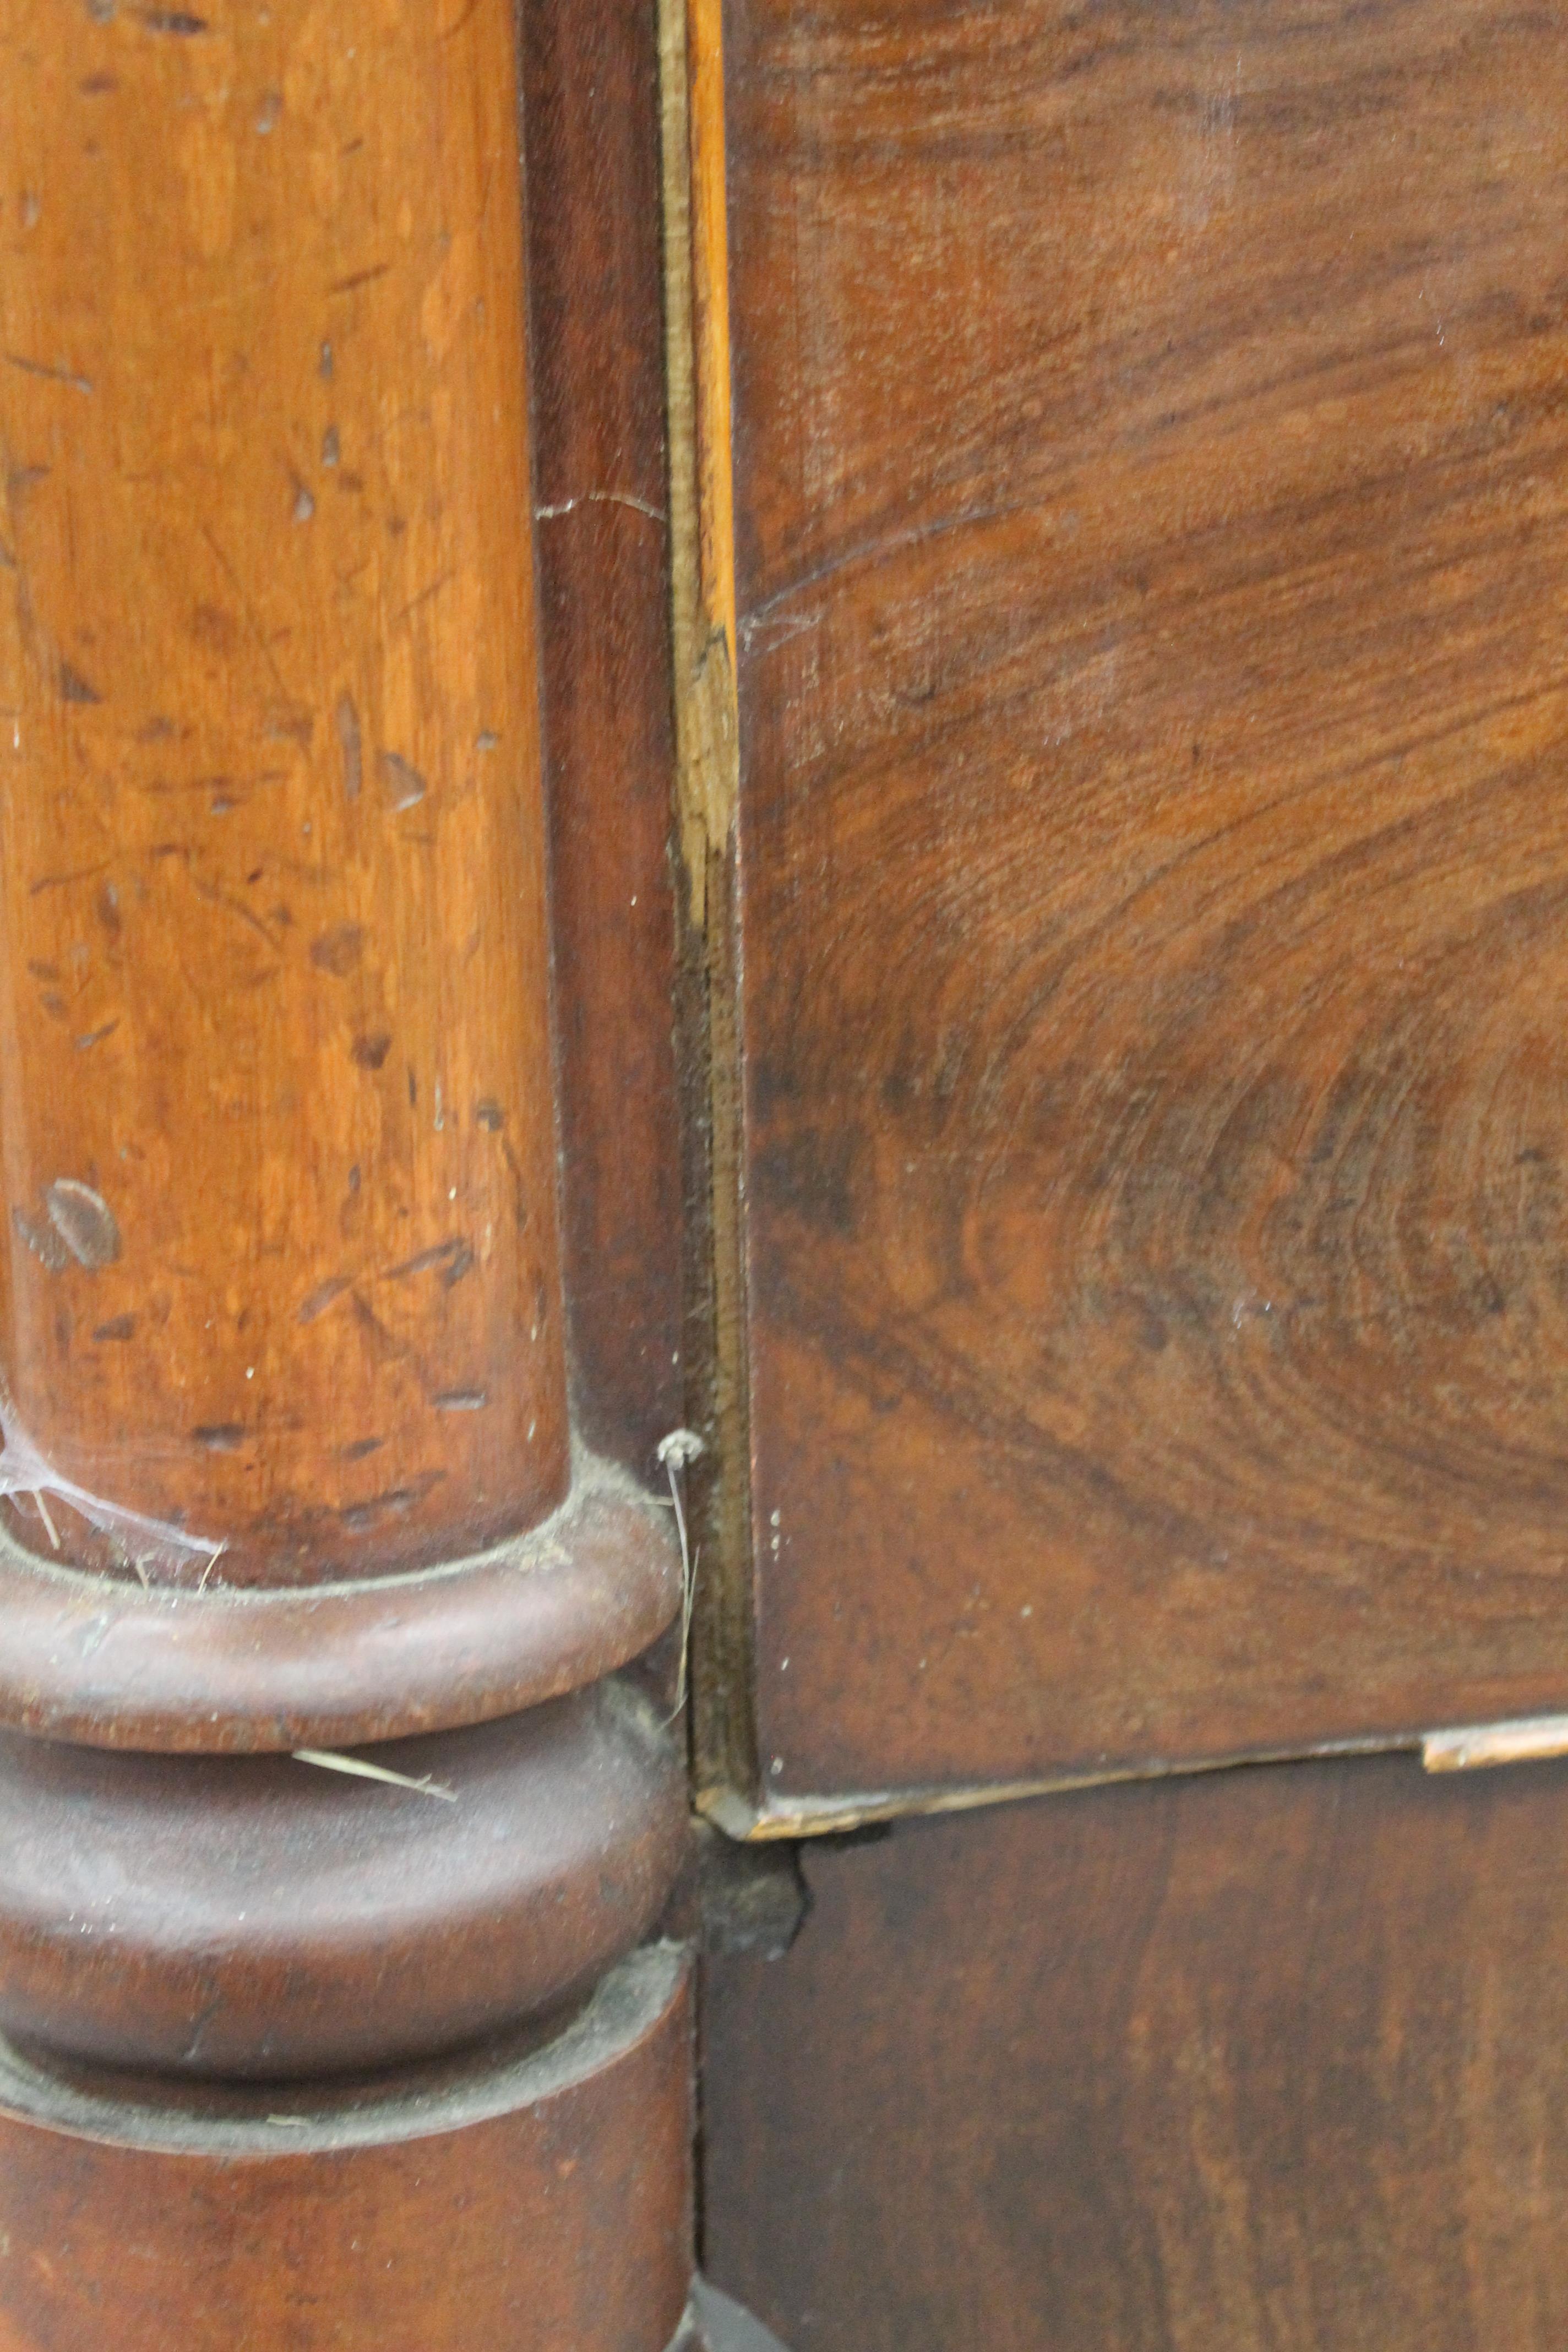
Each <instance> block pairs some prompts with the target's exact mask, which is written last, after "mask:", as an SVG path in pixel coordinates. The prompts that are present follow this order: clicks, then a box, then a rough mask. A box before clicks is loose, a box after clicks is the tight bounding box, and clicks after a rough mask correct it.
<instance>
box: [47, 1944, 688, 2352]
mask: <svg viewBox="0 0 1568 2352" xmlns="http://www.w3.org/2000/svg"><path fill="white" fill-rule="evenodd" d="M114 2089H115V2093H117V2094H118V2095H114V2093H110V2086H109V2084H108V2083H107V2082H106V2080H105V2078H85V2079H81V2080H73V2079H71V2078H69V2077H62V2076H61V2075H60V2074H53V2073H50V2072H48V2071H46V2070H41V2069H39V2068H38V2067H37V2066H35V2065H32V2064H29V2063H27V2062H26V2060H23V2059H19V2058H18V2057H17V2056H16V2055H15V2054H12V2053H0V2108H3V2109H4V2110H5V2113H4V2115H3V2116H0V2226H3V2227H4V2229H5V2258H4V2276H5V2292H4V2299H3V2302H0V2352H83V2347H85V2346H87V2345H89V2344H95V2343H109V2342H112V2343H113V2344H114V2345H115V2346H116V2347H124V2352H170V2347H173V2346H175V2345H177V2346H179V2347H181V2352H236V2347H243V2352H476V2347H481V2346H483V2347H496V2352H501V2347H505V2352H567V2347H571V2352H579V2347H580V2352H665V2347H667V2346H668V2343H669V2340H670V2338H671V2336H673V2335H674V2333H675V2331H676V2328H677V2326H678V2325H679V2319H680V2315H681V2311H682V2307H683V2305H684V2304H685V2301H686V2297H687V2291H688V2286H689V2280H690V2275H691V2258H690V2189H689V2140H690V2128H691V2114H690V2088H689V2010H688V2002H687V1999H686V1990H685V1971H684V1969H683V1967H682V1966H681V1964H680V1962H679V1958H678V1957H677V1956H676V1955H674V1954H672V1953H671V1952H669V1951H668V1948H654V1949H652V1950H650V1951H648V1952H647V1953H644V1954H642V1955H639V1956H638V1958H637V1959H636V1960H634V1961H630V1962H627V1963H626V1964H624V1966H623V1968H622V1969H620V1970H617V1971H616V1973H615V1975H613V1976H612V1977H611V1979H608V1980H607V1982H606V1984H605V1987H604V1989H603V1990H601V1992H600V1993H599V1994H598V1995H597V1996H596V1998H595V2001H594V2002H593V2004H592V2005H591V2006H590V2008H589V2010H588V2011H586V2012H585V2013H584V2016H583V2018H581V2019H580V2020H579V2021H577V2022H576V2023H575V2024H574V2026H573V2027H572V2028H570V2029H569V2030H568V2031H567V2032H565V2033H564V2034H563V2035H562V2036H561V2037H560V2038H559V2039H558V2040H557V2041H556V2042H552V2043H548V2044H546V2045H545V2046H544V2047H543V2048H542V2049H538V2050H535V2051H533V2052H531V2053H524V2054H522V2055H521V2056H519V2057H509V2056H508V2055H507V2054H506V2053H490V2054H487V2055H484V2056H481V2057H479V2058H477V2059H474V2060H470V2061H468V2063H466V2064H464V2065H462V2066H458V2067H454V2068H450V2069H447V2070H445V2071H444V2072H442V2073H436V2074H431V2075H429V2076H428V2077H426V2079H424V2080H422V2081H421V2080H418V2079H416V2081H414V2082H413V2083H412V2084H405V2085H403V2086H401V2087H398V2088H391V2089H389V2088H388V2087H387V2086H385V2085H384V2084H373V2085H367V2086H365V2087H364V2088H363V2089H362V2090H361V2091H360V2092H358V2093H357V2094H353V2095H345V2096H343V2097H342V2098H340V2099H338V2100H335V2101H333V2100H321V2099H318V2100H315V2101H310V2100H300V2099H299V2098H290V2097H289V2095H288V2094H287V2093H286V2092H285V2093H283V2094H282V2095H279V2094H278V2093H276V2092H275V2093H272V2094H270V2095H268V2094H258V2095H249V2096H248V2097H247V2096H246V2095H237V2094H236V2095H228V2096H227V2097H225V2096H224V2095H221V2094H218V2093H216V2092H215V2093H212V2094H210V2095H207V2096H206V2098H205V2101H202V2102H200V2103H198V2104H193V2103H192V2102H190V2101H189V2100H186V2101H184V2102H183V2103H176V2104H170V2103H167V2102H164V2101H161V2100H158V2099H156V2097H155V2096H154V2098H153V2101H152V2102H151V2103H150V2104H149V2105H147V2106H146V2107H145V2108H144V2109H143V2110H142V2111H141V2112H137V2111H135V2110H134V2108H133V2107H132V2109H131V2110H130V2111H129V2113H128V2108H127V2102H126V2098H125V2096H124V2089H125V2086H124V2085H123V2084H121V2085H117V2086H114ZM130 2089H131V2093H132V2098H134V2097H135V2096H136V2095H137V2086H136V2085H135V2084H132V2085H131V2086H130ZM106 2094H108V2095H106ZM546 2247H548V2248H549V2249H550V2259H548V2260H543V2259H542V2249H544V2248H546Z"/></svg>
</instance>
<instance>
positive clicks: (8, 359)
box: [5, 352, 92, 392]
mask: <svg viewBox="0 0 1568 2352" xmlns="http://www.w3.org/2000/svg"><path fill="white" fill-rule="evenodd" d="M5 364H6V366H7V367H14V368H17V369H19V370H20V372H21V373H22V374H23V375H40V376H43V377H44V378H46V380H47V382H48V383H68V384H69V386H70V388H71V390H72V391H73V392H90V391H91V390H92V380H91V378H90V377H89V376H85V375H79V374H78V373H77V372H76V370H75V369H74V368H67V367H50V366H48V365H47V362H45V361H43V360H29V359H24V358H23V356H22V354H21V352H6V354H5Z"/></svg>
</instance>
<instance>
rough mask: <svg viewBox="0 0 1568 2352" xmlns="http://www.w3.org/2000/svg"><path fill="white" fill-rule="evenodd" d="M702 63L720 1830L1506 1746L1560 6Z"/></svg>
mask: <svg viewBox="0 0 1568 2352" xmlns="http://www.w3.org/2000/svg"><path fill="white" fill-rule="evenodd" d="M726 42H727V65H726V80H727V89H728V125H727V135H728V142H729V155H730V169H729V209H730V219H729V240H730V256H731V281H730V295H731V331H732V358H733V369H734V401H735V411H734V413H735V495H736V518H737V520H736V530H737V583H738V602H739V611H740V621H739V641H740V655H739V658H740V682H741V738H742V785H741V816H740V849H739V856H740V872H741V890H742V916H741V925H742V965H743V971H744V982H743V998H744V1008H743V1009H744V1080H745V1087H746V1096H745V1100H746V1116H747V1165H746V1174H745V1184H746V1201H747V1207H748V1213H749V1217H750V1260H749V1299H748V1304H749V1312H750V1318H751V1324H750V1367H751V1371H752V1439H753V1454H754V1494H753V1524H754V1552H755V1560H756V1593H755V1604H756V1607H757V1610H758V1612H759V1624H760V1633H759V1651H758V1659H757V1676H756V1679H757V1706H758V1713H759V1732H758V1745H757V1763H758V1769H759V1771H760V1774H761V1778H762V1782H763V1787H764V1788H765V1790H767V1791H768V1793H769V1794H770V1795H771V1796H773V1797H774V1798H776V1799H777V1800H778V1801H779V1802H780V1803H781V1804H783V1805H784V1806H785V1807H786V1809H787V1801H788V1800H789V1799H790V1798H791V1797H792V1796H794V1795H798V1794H802V1793H808V1794H809V1793H820V1794H828V1795H832V1794H837V1793H842V1792H844V1791H854V1790H868V1789H869V1790H878V1789H888V1788H892V1789H899V1788H900V1787H902V1788H907V1787H910V1786H911V1785H919V1784H924V1783H929V1782H944V1781H946V1782H952V1781H979V1782H994V1781H997V1780H1009V1779H1013V1778H1016V1777H1027V1776H1028V1775H1030V1774H1031V1773H1034V1772H1041V1771H1049V1770H1050V1769H1054V1768H1056V1767H1058V1766H1066V1767H1069V1768H1076V1767H1082V1768H1088V1769H1098V1768H1100V1766H1101V1765H1103V1764H1105V1763H1111V1764H1116V1763H1131V1764H1133V1765H1137V1764H1139V1763H1142V1762H1145V1761H1148V1760H1150V1759H1159V1758H1162V1757H1171V1758H1192V1757H1198V1756H1213V1755H1223V1754H1226V1753H1236V1752H1245V1751H1247V1750H1249V1749H1250V1750H1256V1749H1263V1748H1276V1747H1280V1746H1287V1747H1293V1746H1300V1745H1303V1744H1310V1743H1311V1742H1314V1741H1317V1740H1321V1739H1324V1738H1336V1737H1341V1736H1352V1735H1371V1736H1383V1735H1386V1734H1388V1733H1390V1732H1396V1731H1398V1730H1400V1729H1402V1728H1408V1727H1419V1726H1420V1725H1422V1724H1423V1723H1426V1722H1432V1721H1440V1720H1444V1719H1453V1718H1454V1717H1456V1716H1458V1717H1461V1718H1466V1717H1484V1716H1486V1715H1489V1714H1500V1713H1508V1712H1516V1711H1524V1710H1526V1709H1528V1708H1531V1707H1534V1706H1538V1705H1542V1704H1546V1705H1550V1704H1551V1703H1552V1702H1553V1701H1557V1702H1561V1700H1562V1698H1563V1694H1564V1691H1565V1690H1568V1611H1565V1608H1564V1602H1563V1559H1564V1547H1563V1527H1564V1513H1565V1507H1568V1469H1565V1464H1568V1452H1565V1449H1564V1431H1565V1428H1568V1419H1565V1414H1568V1370H1565V1361H1568V1360H1565V1354H1564V1340H1565V1339H1568V1321H1565V1314H1564V1300H1565V1298H1568V1255H1565V1254H1564V1240H1563V1160H1562V1140H1563V1113H1564V1108H1565V1106H1568V1056H1565V1053H1564V1045H1563V1038H1564V1034H1565V1031H1564V1021H1563V1011H1564V1001H1565V999H1568V930H1565V920H1568V911H1565V910H1568V833H1565V831H1564V825H1563V784H1564V775H1565V768H1568V755H1565V749H1564V747H1565V745H1568V684H1565V672H1564V667H1563V622H1564V615H1565V611H1568V569H1565V563H1568V487H1565V485H1568V418H1565V415H1564V410H1563V401H1562V380H1563V367H1564V362H1565V361H1568V296H1565V291H1564V285H1565V281H1564V278H1563V241H1562V236H1561V222H1562V218H1563V203H1564V197H1565V194H1568V128H1565V126H1568V38H1565V37H1564V34H1563V27H1562V26H1561V24H1560V23H1559V21H1558V20H1557V19H1556V18H1555V17H1552V16H1539V15H1537V16H1518V15H1517V14H1511V13H1510V12H1509V11H1507V10H1505V9H1503V8H1501V7H1499V6H1497V5H1492V4H1491V0H1411V5H1378V6H1374V7H1372V8H1357V9H1350V8H1342V7H1340V6H1338V5H1326V4H1325V0H1311V5H1309V6H1307V7H1306V8H1305V9H1304V10H1301V11H1297V12H1295V13H1294V14H1286V15H1282V14H1281V13H1280V12H1279V10H1278V9H1276V8H1272V7H1265V6H1262V5H1253V4H1252V0H1246V5H1241V6H1239V7H1225V8H1221V7H1219V6H1217V5H1207V0H1195V5H1184V6H1181V7H1176V8H1170V7H1158V8H1155V7H1148V6H1139V5H1111V6H1109V7H1106V8H1101V9H1096V10H1093V11H1090V12H1089V13H1087V14H1086V13H1084V12H1082V11H1079V10H1069V9H1068V8H1066V7H1059V6H1057V5H1054V0H1025V5H1012V0H1009V5H1006V6H1005V7H1003V6H1000V5H996V6H990V5H978V6H966V7H963V8H961V9H955V8H951V7H948V6H946V5H921V0H900V5H899V6H898V7H896V8H895V9H894V10H892V11H891V12H889V10H888V9H887V8H885V7H873V6H869V5H864V0H829V5H826V6H824V7H820V8H817V9H815V10H813V11H810V12H807V13H806V14H805V15H803V14H802V13H801V12H800V11H799V10H798V9H795V8H791V7H786V6H784V5H782V0H737V5H736V6H735V7H734V8H733V10H732V11H731V18H730V21H729V23H728V24H727V27H726ZM739 1605H740V1606H741V1608H742V1610H745V1609H749V1608H750V1607H751V1606H752V1596H751V1595H750V1594H747V1593H742V1595H741V1599H740V1604H739Z"/></svg>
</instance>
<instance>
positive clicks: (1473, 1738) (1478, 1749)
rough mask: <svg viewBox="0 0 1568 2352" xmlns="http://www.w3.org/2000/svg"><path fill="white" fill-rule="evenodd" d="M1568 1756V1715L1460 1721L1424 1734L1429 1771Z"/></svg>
mask: <svg viewBox="0 0 1568 2352" xmlns="http://www.w3.org/2000/svg"><path fill="white" fill-rule="evenodd" d="M1553 1756H1568V1715H1526V1716H1520V1717H1517V1718H1516V1719H1515V1720H1514V1721H1512V1722H1510V1723H1469V1724H1460V1725H1458V1726H1456V1727H1454V1728H1452V1729H1450V1730H1447V1731H1428V1732H1426V1733H1425V1734H1424V1735H1423V1737H1422V1741H1421V1761H1422V1763H1423V1764H1424V1765H1425V1766H1426V1769H1427V1771H1428V1772H1468V1771H1478V1770H1481V1769H1485V1768H1486V1767H1487V1766H1489V1765H1493V1764H1536V1763H1545V1762H1547V1761H1548V1760H1549V1759H1551V1758H1552V1757H1553Z"/></svg>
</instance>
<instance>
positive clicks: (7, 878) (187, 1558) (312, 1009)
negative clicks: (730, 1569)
mask: <svg viewBox="0 0 1568 2352" xmlns="http://www.w3.org/2000/svg"><path fill="white" fill-rule="evenodd" d="M517 101H518V77H517V60H516V56H515V53H514V28H513V17H512V11H511V7H510V0H443V5H432V6H430V7H428V8H412V7H407V6H405V5H395V0H338V5H333V6H331V7H326V6H322V5H310V0H270V5H267V6H261V5H249V0H246V5H239V0H221V5H220V4H219V0H214V5H203V6H202V8H201V11H200V13H196V12H193V11H185V10H164V9H157V8H144V7H140V6H130V5H124V0H85V5H68V6H60V5H56V0H0V239H3V242H4V255H5V260H4V268H0V467H3V468H4V480H3V485H0V488H3V498H0V919H3V925H4V928H3V931H0V1170H3V1172H4V1184H5V1202H4V1213H5V1244H4V1246H3V1247H0V1430H3V1434H4V1441H5V1444H4V1452H3V1454H0V1496H3V1501H0V1511H3V1514H4V1521H5V1524H4V1527H3V1528H0V1727H4V1728H3V1730H0V2031H3V2032H5V2035H6V2036H7V2037H8V2039H7V2041H6V2042H5V2044H4V2045H3V2046H0V2249H3V2252H0V2352H76V2347H82V2346H84V2345H85V2344H87V2343H88V2342H89V2340H90V2341H102V2342H109V2341H112V2342H114V2343H116V2344H117V2345H122V2346H124V2347H127V2352H151V2347H160V2352H161V2347H164V2346H166V2345H168V2344H171V2343H174V2342H178V2343H179V2344H180V2345H181V2346H182V2347H185V2352H205V2347H213V2352H216V2347H219V2346H229V2345H233V2344H236V2343H243V2344H244V2345H246V2346H247V2347H249V2346H254V2347H260V2352H270V2348H271V2347H274V2346H276V2347H279V2352H280V2347H283V2346H285V2345H287V2346H289V2347H299V2346H304V2347H315V2346H317V2345H320V2346H321V2347H326V2346H328V2345H331V2346H332V2347H348V2352H360V2347H362V2346H363V2347H364V2352H370V2347H373V2346H374V2347H376V2352H437V2347H447V2346H450V2347H454V2352H456V2347H459V2346H463V2347H468V2346H470V2345H472V2346H478V2345H481V2344H482V2345H484V2346H486V2347H489V2346H492V2345H493V2346H496V2347H501V2346H505V2347H509V2352H510V2347H517V2352H533V2347H539V2352H544V2347H547V2346H548V2347H552V2352H554V2347H567V2346H572V2347H582V2352H596V2347H605V2352H609V2347H615V2352H626V2347H638V2352H641V2347H645V2346H646V2347H647V2352H663V2347H665V2345H666V2344H667V2343H668V2341H669V2339H670V2337H671V2335H672V2333H673V2332H674V2330H675V2329H676V2327H677V2325H678V2323H679V2319H680V2314H681V2311H682V2308H683V2306H684V2304H685V2300H686V2295H687V2290H688V2285H689V2270H690V2263H689V2211H688V2154H687V2144H688V2139H689V2053H688V2043H687V2029H686V1969H685V1962H684V1958H683V1956H682V1955H681V1954H680V1953H679V1950H677V1949H676V1948H674V1947H673V1946H670V1945H668V1944H664V1943H660V1942H658V1940H657V1939H656V1940H651V1941H650V1940H649V1939H650V1938H657V1930H658V1922H659V1919H660V1916H661V1912H662V1910H663V1907H664V1906H665V1902H666V1898H667V1895H668V1889H669V1886H670V1884H671V1881H672V1879H673V1877H674V1875H675V1873H676V1870H677V1867H678V1864H679V1853H680V1847H681V1840H682V1836H683V1828H684V1811H685V1807H684V1791H683V1785H682V1777H681V1773H680V1770H679V1759H678V1757H677V1754H676V1750H675V1748H674V1745H673V1742H672V1739H671V1736H670V1733H669V1730H668V1727H667V1726H666V1725H665V1724H664V1723H663V1722H662V1721H661V1718H660V1713H659V1711H658V1709H657V1708H656V1707H655V1706H653V1705H652V1703H651V1702H650V1701H649V1700H648V1699H647V1697H646V1696H643V1695H642V1694H641V1692H640V1691H639V1689H638V1688H637V1687H636V1686H634V1685H630V1684H628V1683H626V1682H624V1681H622V1680H620V1679H617V1669H619V1668H621V1667H623V1666H625V1665H626V1664H629V1663H630V1662H631V1661H632V1660H633V1659H634V1658H636V1657H637V1654H639V1653H640V1652H642V1651H643V1650H645V1649H646V1648H647V1645H648V1644H649V1643H651V1642H652V1641H653V1640H655V1639H656V1638H657V1636H658V1634H659V1633H661V1631H662V1630H663V1629H664V1628H665V1626H666V1625H667V1624H668V1622H669V1621H670V1619H671V1618H672V1616H673V1615H674V1613H675V1612H676V1609H677V1605H678V1601H679V1557H678V1554H677V1550H676V1544H675V1535H674V1529H673V1527H672V1525H671V1524H670V1515H669V1514H668V1511H662V1512H661V1511H660V1510H659V1509H658V1508H657V1507H655V1506H654V1505H653V1504H652V1503H651V1502H650V1501H649V1500H648V1499H647V1497H646V1496H645V1495H644V1494H643V1492H642V1491H641V1490H640V1488H639V1486H637V1483H636V1482H635V1481H634V1479H633V1478H632V1477H630V1476H629V1475H627V1474H626V1471H625V1470H622V1469H620V1468H618V1467H616V1465H611V1464H607V1463H605V1462H604V1461H602V1460H600V1459H598V1458H596V1457H595V1455H594V1454H591V1453H590V1452H589V1451H588V1450H587V1449H586V1448H585V1447H584V1446H583V1445H582V1444H574V1439H573V1434H572V1428H571V1415H570V1413H569V1410H568V1393H567V1378H566V1341H565V1333H566V1307H567V1301H566V1299H565V1298H564V1297H563V1280H562V1265H561V1252H560V1246H559V1242H558V1224H559V1205H558V1201H557V1182H558V1176H557V1120H556V1113H555V1101H554V1079H553V1068H552V1022H551V972H550V934H549V894H548V877H547V868H546V826H545V810H544V806H543V793H542V752H541V723H540V711H539V685H538V666H539V651H538V632H537V624H536V614H535V602H534V571H535V547H534V532H533V516H532V498H533V494H532V488H531V457H530V448H529V431H528V417H529V407H530V394H529V385H528V382H527V368H526V352H527V334H526V310H525V300H524V267H523V249H524V248H523V236H522V207H521V177H520V159H519V146H518V135H517V129H516V123H517ZM568 1181H570V1171H569V1170H568ZM346 1751H352V1754H346V1753H345V1752H346ZM345 1761H346V1762H348V1763H349V1764H354V1763H358V1764H359V1765H361V1766H369V1767H370V1768H371V1771H372V1774H373V1775H374V1776H379V1777H366V1776H365V1774H364V1773H363V1771H361V1772H358V1773H355V1772H351V1771H349V1770H345V1769H343V1768H344V1764H345ZM389 1776H390V1777H389Z"/></svg>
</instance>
